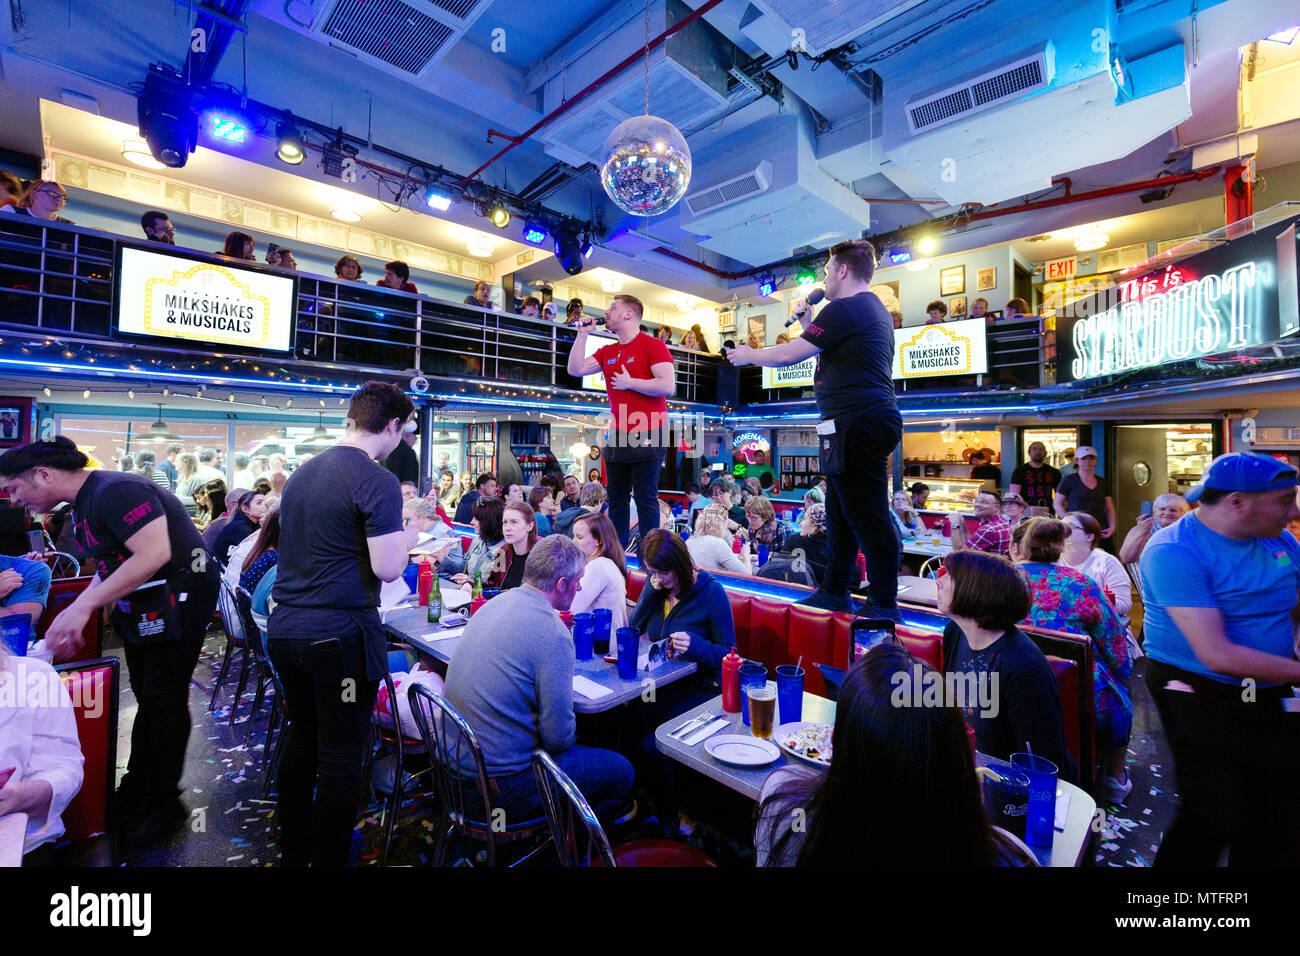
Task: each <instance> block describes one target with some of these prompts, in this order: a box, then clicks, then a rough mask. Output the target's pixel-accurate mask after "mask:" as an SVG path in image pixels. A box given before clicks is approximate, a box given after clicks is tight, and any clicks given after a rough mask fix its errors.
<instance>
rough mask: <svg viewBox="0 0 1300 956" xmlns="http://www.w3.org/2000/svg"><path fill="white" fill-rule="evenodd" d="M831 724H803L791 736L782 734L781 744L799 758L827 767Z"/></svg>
mask: <svg viewBox="0 0 1300 956" xmlns="http://www.w3.org/2000/svg"><path fill="white" fill-rule="evenodd" d="M834 729H835V728H834V727H833V726H832V725H831V724H804V725H803V726H802V727H800V728H799V729H798V730H796V731H795V732H794V733H792V734H784V735H783V736H782V737H781V744H782V746H784V747H785V748H786V749H788V750H792V751H794V752H795V753H797V754H799V756H801V757H806V758H807V759H809V760H812V761H815V762H817V763H823V764H827V765H829V764H830V762H831V734H832V732H833V731H834Z"/></svg>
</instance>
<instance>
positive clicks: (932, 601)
mask: <svg viewBox="0 0 1300 956" xmlns="http://www.w3.org/2000/svg"><path fill="white" fill-rule="evenodd" d="M898 596H899V597H901V598H902V599H903V600H904V601H907V602H909V603H911V604H928V605H930V606H931V607H934V606H935V605H937V604H938V603H939V582H938V581H936V580H935V579H934V578H918V577H913V576H912V575H910V574H900V575H899V576H898Z"/></svg>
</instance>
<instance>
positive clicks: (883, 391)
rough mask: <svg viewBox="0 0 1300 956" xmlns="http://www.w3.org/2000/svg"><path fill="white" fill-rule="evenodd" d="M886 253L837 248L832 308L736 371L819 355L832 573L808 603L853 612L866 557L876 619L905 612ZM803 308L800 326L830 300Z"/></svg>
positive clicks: (736, 354)
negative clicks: (878, 292)
mask: <svg viewBox="0 0 1300 956" xmlns="http://www.w3.org/2000/svg"><path fill="white" fill-rule="evenodd" d="M875 271H876V251H875V249H874V248H873V247H872V245H871V243H869V242H866V241H865V240H849V241H846V242H841V243H837V244H836V245H834V246H831V250H830V260H829V261H828V262H827V263H826V291H825V293H824V295H825V298H827V299H828V300H830V303H829V304H828V305H827V306H826V307H825V308H824V309H822V311H821V313H820V314H819V315H818V316H817V318H816V319H814V320H813V321H812V322H809V323H807V324H806V325H805V326H804V333H803V335H801V336H800V337H799V338H797V339H794V340H793V341H790V342H784V343H782V344H781V345H775V346H772V347H771V348H763V349H754V348H750V347H749V346H744V345H742V346H739V347H738V348H734V349H731V350H730V351H728V353H727V358H728V359H730V360H731V363H732V364H733V365H762V366H766V367H768V368H779V367H781V366H785V365H794V364H797V363H799V362H802V361H804V360H805V359H808V358H809V357H811V356H813V355H816V356H818V359H817V373H816V375H815V377H814V379H813V386H814V394H815V395H816V398H817V409H818V411H819V412H820V413H821V422H820V423H819V424H818V426H817V434H818V440H819V445H820V451H821V470H822V472H823V473H824V474H825V475H826V486H827V487H826V536H827V569H826V577H825V580H824V581H823V582H822V586H821V587H820V588H818V589H817V591H816V592H815V593H813V594H812V595H811V596H809V597H808V598H806V599H804V600H803V601H800V602H799V603H801V604H808V605H811V606H812V607H821V608H827V609H828V610H833V611H852V610H854V603H853V600H852V598H850V597H849V581H850V575H851V573H852V570H853V564H854V561H855V559H856V557H857V551H858V548H861V549H862V553H863V554H864V555H866V559H867V582H868V583H867V595H868V597H869V599H870V602H869V605H868V606H867V607H866V608H864V609H863V613H864V614H866V615H867V616H869V617H888V618H892V619H893V620H896V621H897V620H902V618H901V616H900V615H899V612H898V535H897V532H896V531H895V530H894V523H893V520H892V519H891V518H890V515H889V455H890V453H891V452H892V451H893V450H894V449H895V448H896V447H897V446H898V442H899V440H900V438H901V437H902V434H903V421H902V418H901V417H900V416H899V414H898V403H897V402H896V400H895V398H894V381H893V376H892V369H893V363H894V323H893V319H892V318H891V317H890V315H889V311H888V310H887V309H886V308H885V306H884V305H883V304H882V303H881V301H880V300H879V299H878V298H876V296H875V294H874V293H872V292H871V290H870V284H871V277H872V275H873V274H874V273H875ZM819 292H820V290H814V291H813V292H812V293H810V294H809V296H808V299H807V300H805V301H803V302H801V303H798V309H797V310H796V317H798V318H800V319H803V317H804V316H806V315H807V314H808V310H809V308H810V303H811V304H813V305H815V304H816V303H817V302H818V301H820V299H821V296H820V295H818V293H819Z"/></svg>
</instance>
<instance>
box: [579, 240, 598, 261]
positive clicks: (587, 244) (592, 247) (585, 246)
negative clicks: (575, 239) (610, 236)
mask: <svg viewBox="0 0 1300 956" xmlns="http://www.w3.org/2000/svg"><path fill="white" fill-rule="evenodd" d="M595 251H596V243H595V242H593V241H592V239H591V237H590V236H586V237H584V238H583V239H582V258H584V259H590V258H591V254H592V253H593V252H595Z"/></svg>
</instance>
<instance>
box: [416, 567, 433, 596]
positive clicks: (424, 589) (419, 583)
mask: <svg viewBox="0 0 1300 956" xmlns="http://www.w3.org/2000/svg"><path fill="white" fill-rule="evenodd" d="M415 587H416V593H417V594H418V595H419V596H420V607H428V606H429V592H430V591H432V590H433V565H432V564H430V563H429V559H428V558H424V559H423V560H421V561H420V576H419V577H418V578H416V585H415Z"/></svg>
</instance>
